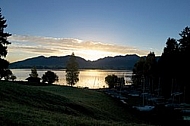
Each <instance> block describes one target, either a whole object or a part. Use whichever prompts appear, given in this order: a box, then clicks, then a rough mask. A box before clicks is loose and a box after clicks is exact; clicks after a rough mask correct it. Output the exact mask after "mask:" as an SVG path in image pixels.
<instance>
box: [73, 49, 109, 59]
mask: <svg viewBox="0 0 190 126" xmlns="http://www.w3.org/2000/svg"><path fill="white" fill-rule="evenodd" d="M77 54H78V55H79V56H81V57H83V58H85V59H86V60H91V61H95V60H97V59H99V58H103V57H105V56H107V52H104V51H100V50H83V51H80V52H78V53H77Z"/></svg>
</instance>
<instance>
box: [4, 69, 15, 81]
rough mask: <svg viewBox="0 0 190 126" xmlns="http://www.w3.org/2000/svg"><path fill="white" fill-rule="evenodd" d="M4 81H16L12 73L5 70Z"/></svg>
mask: <svg viewBox="0 0 190 126" xmlns="http://www.w3.org/2000/svg"><path fill="white" fill-rule="evenodd" d="M4 79H5V80H6V81H8V80H12V81H14V80H15V79H16V76H15V75H13V73H12V71H11V70H9V69H7V70H5V75H4Z"/></svg>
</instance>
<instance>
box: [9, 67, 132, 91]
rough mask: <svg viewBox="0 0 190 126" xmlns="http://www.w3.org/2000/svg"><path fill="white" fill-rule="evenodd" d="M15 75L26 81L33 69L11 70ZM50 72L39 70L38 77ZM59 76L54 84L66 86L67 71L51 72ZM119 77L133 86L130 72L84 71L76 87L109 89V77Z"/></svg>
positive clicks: (18, 78)
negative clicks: (107, 79) (106, 80)
mask: <svg viewBox="0 0 190 126" xmlns="http://www.w3.org/2000/svg"><path fill="white" fill-rule="evenodd" d="M11 71H12V72H13V74H14V75H15V76H16V77H17V79H16V80H17V81H26V80H25V79H26V78H27V77H29V74H31V69H11ZM46 71H48V69H37V73H38V77H40V78H41V77H42V75H43V74H44V73H45V72H46ZM51 71H53V72H55V73H56V74H57V76H58V77H59V81H58V82H55V83H54V84H59V85H66V77H65V75H66V72H65V69H57V70H51ZM112 74H114V75H117V76H118V77H124V78H125V84H126V85H127V84H131V75H132V71H130V70H100V69H82V70H80V74H79V82H77V84H76V85H75V86H76V87H88V88H91V89H97V88H103V87H108V86H107V84H106V83H105V77H106V76H107V75H112Z"/></svg>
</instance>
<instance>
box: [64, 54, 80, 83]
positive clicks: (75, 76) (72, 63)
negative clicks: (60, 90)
mask: <svg viewBox="0 0 190 126" xmlns="http://www.w3.org/2000/svg"><path fill="white" fill-rule="evenodd" d="M78 67H79V66H78V63H77V61H76V57H75V54H74V53H72V54H71V56H70V57H69V60H68V62H67V66H66V81H67V84H68V85H70V86H73V85H75V84H76V83H77V82H78V81H79V69H78Z"/></svg>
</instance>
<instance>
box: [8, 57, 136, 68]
mask: <svg viewBox="0 0 190 126" xmlns="http://www.w3.org/2000/svg"><path fill="white" fill-rule="evenodd" d="M68 58H69V55H67V56H60V57H57V56H51V57H44V56H39V57H34V58H29V59H26V60H22V61H18V62H14V63H11V64H10V66H9V67H10V68H11V69H15V68H31V67H33V66H36V67H37V68H38V69H48V68H49V69H64V68H66V64H67V61H68ZM139 58H140V57H139V56H137V55H125V56H115V57H105V58H101V59H98V60H96V61H89V60H85V59H84V58H81V57H76V60H77V62H78V64H79V68H80V69H127V70H132V69H133V66H134V64H135V63H136V62H137V61H138V60H139Z"/></svg>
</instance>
